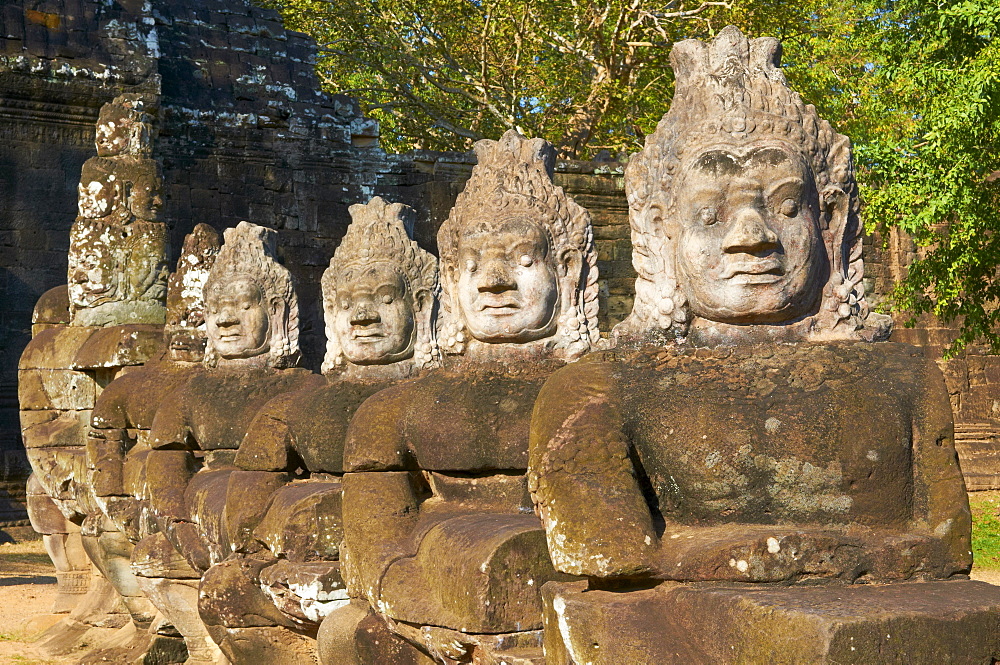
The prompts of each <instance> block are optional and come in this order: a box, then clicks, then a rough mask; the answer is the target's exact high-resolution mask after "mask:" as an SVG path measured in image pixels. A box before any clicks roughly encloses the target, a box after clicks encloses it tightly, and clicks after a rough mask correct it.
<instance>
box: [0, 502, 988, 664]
mask: <svg viewBox="0 0 1000 665" xmlns="http://www.w3.org/2000/svg"><path fill="white" fill-rule="evenodd" d="M983 495H984V496H985V493H984V494H983ZM996 495H997V499H998V502H1000V492H997V493H996ZM991 496H992V494H991ZM972 578H973V579H977V580H983V581H984V582H989V583H990V584H996V585H1000V570H990V569H975V570H973V573H972ZM55 596H56V576H55V569H54V568H53V567H52V562H51V561H50V560H49V557H48V555H47V554H46V553H45V547H44V546H43V545H42V541H41V540H29V541H25V542H20V543H4V544H0V665H73V663H74V662H75V661H74V660H73V659H69V658H50V657H45V656H42V655H40V654H39V653H38V652H37V651H36V649H35V648H34V647H33V646H32V644H31V638H32V637H34V636H33V635H30V634H28V633H27V631H26V630H25V623H26V622H27V621H28V619H30V618H31V617H33V616H36V615H39V614H45V613H47V612H48V611H49V609H50V608H51V607H52V603H53V601H54V600H55Z"/></svg>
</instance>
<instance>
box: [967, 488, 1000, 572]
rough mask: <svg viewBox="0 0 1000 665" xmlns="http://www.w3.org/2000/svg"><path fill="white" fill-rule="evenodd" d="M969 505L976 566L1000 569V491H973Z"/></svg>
mask: <svg viewBox="0 0 1000 665" xmlns="http://www.w3.org/2000/svg"><path fill="white" fill-rule="evenodd" d="M969 507H970V508H972V554H973V556H974V557H975V561H976V568H984V569H989V570H1000V517H998V512H1000V491H989V492H971V493H970V494H969Z"/></svg>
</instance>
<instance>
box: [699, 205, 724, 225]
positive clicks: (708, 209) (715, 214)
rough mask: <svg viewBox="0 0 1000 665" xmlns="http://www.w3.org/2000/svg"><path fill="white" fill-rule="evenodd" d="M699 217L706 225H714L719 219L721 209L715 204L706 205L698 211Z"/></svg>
mask: <svg viewBox="0 0 1000 665" xmlns="http://www.w3.org/2000/svg"><path fill="white" fill-rule="evenodd" d="M698 218H699V219H700V220H701V223H702V224H704V225H705V226H712V225H713V224H715V223H716V222H717V221H719V211H718V210H716V209H715V208H714V207H713V206H705V207H704V208H702V209H701V210H699V211H698Z"/></svg>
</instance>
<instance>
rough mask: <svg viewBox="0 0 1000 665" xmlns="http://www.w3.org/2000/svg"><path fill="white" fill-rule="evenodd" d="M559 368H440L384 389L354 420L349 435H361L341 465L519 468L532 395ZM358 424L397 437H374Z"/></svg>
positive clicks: (473, 470)
mask: <svg viewBox="0 0 1000 665" xmlns="http://www.w3.org/2000/svg"><path fill="white" fill-rule="evenodd" d="M558 366H559V365H558V364H556V363H555V362H535V363H532V364H531V365H530V366H525V367H523V368H518V370H517V371H513V372H509V373H501V372H499V371H494V370H490V369H486V368H477V367H475V366H470V367H468V368H463V370H462V371H455V370H450V369H442V370H437V371H435V372H431V373H429V374H427V375H425V376H423V377H421V378H418V379H415V380H413V381H409V382H406V383H403V384H400V385H397V386H394V387H392V388H389V389H387V390H384V391H382V392H381V393H378V394H376V395H374V396H373V397H371V398H370V399H369V400H368V401H367V402H366V403H365V406H364V408H363V410H362V412H361V414H360V415H359V417H358V418H356V421H357V424H356V428H354V429H353V430H352V433H357V434H358V436H356V437H353V440H354V443H353V444H352V443H351V442H350V441H349V443H348V449H347V450H346V451H345V469H346V470H348V471H353V470H386V469H392V468H400V467H410V468H420V469H423V470H426V471H435V472H445V473H447V472H461V473H480V472H489V471H498V470H509V471H521V472H522V473H523V472H524V470H526V469H527V467H528V430H529V428H530V425H531V410H532V408H533V406H534V403H535V397H536V396H537V395H538V391H539V390H540V389H541V387H542V384H543V383H544V382H545V379H546V378H547V377H548V375H549V374H550V373H551V372H552V371H553V370H554V369H555V367H558ZM373 421H374V422H373ZM362 428H365V429H370V430H372V431H382V430H383V429H385V430H391V431H392V432H394V435H393V436H390V437H389V438H387V439H386V438H384V439H382V440H374V439H372V438H371V437H369V436H367V435H366V434H365V433H364V432H363V431H361V429H362Z"/></svg>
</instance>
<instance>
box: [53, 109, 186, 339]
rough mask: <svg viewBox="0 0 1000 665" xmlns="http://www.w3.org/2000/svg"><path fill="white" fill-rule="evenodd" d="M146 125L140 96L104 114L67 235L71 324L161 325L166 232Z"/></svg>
mask: <svg viewBox="0 0 1000 665" xmlns="http://www.w3.org/2000/svg"><path fill="white" fill-rule="evenodd" d="M150 122H151V120H150V117H149V111H148V109H147V104H146V102H145V101H144V100H143V98H142V97H141V96H140V95H135V94H127V95H121V96H119V97H116V98H115V100H114V101H112V102H110V103H109V104H105V105H104V107H103V108H102V109H101V113H100V116H99V119H98V123H97V130H96V137H95V142H96V145H97V156H96V157H92V158H90V159H88V160H87V162H86V163H84V165H83V169H82V171H81V175H80V185H79V199H78V201H79V215H78V217H77V219H76V222H75V223H74V224H73V227H72V229H71V230H70V251H69V272H68V284H69V300H70V313H71V316H72V322H73V325H96V326H103V325H115V324H124V323H163V318H164V302H163V301H164V298H165V296H166V279H167V273H168V268H167V266H166V257H167V229H166V225H165V224H164V223H163V221H162V220H161V219H160V210H161V208H162V206H163V199H162V188H163V185H162V179H161V177H160V167H159V164H158V163H157V162H156V161H155V160H154V159H153V158H152V157H151V137H150Z"/></svg>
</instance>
